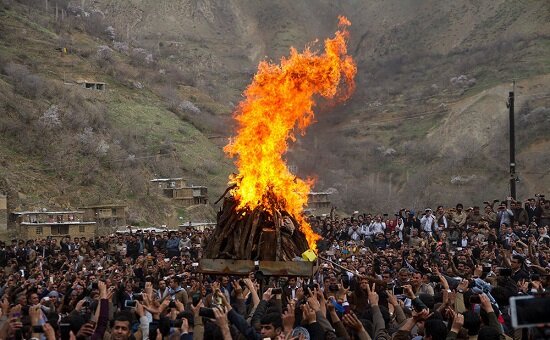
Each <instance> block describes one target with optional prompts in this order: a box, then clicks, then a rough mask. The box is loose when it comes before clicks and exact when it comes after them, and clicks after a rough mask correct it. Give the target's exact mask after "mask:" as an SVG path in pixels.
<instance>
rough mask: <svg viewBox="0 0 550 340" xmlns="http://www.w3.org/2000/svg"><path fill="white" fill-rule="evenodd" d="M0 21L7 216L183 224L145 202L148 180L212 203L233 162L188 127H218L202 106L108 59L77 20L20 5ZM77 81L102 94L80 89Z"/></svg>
mask: <svg viewBox="0 0 550 340" xmlns="http://www.w3.org/2000/svg"><path fill="white" fill-rule="evenodd" d="M64 15H67V14H64ZM58 16H59V17H60V16H61V15H58ZM0 18H1V25H0V36H1V37H2V38H1V39H0V65H2V75H1V76H0V98H1V103H2V105H1V107H0V115H1V117H2V118H1V120H0V131H2V134H1V137H0V159H2V160H3V161H2V167H0V179H1V180H2V182H1V189H2V190H3V191H6V192H8V193H9V202H10V208H11V209H42V208H48V209H55V208H70V207H71V208H76V207H79V206H85V205H90V204H100V203H110V202H119V203H126V204H128V206H129V212H130V221H131V222H132V223H137V224H142V225H148V224H153V223H154V224H164V223H169V224H171V225H175V224H176V223H177V222H178V221H181V219H178V217H182V218H183V220H188V219H190V218H192V217H193V216H192V214H191V212H189V211H185V210H184V209H180V208H177V207H176V206H174V205H173V204H172V202H171V201H170V200H168V199H164V198H162V197H160V196H158V195H156V194H152V193H150V184H149V180H150V179H152V178H155V177H157V178H158V177H170V176H183V177H185V178H187V179H188V180H189V182H190V183H192V184H195V185H197V184H200V185H208V186H209V189H210V196H211V197H217V196H218V195H220V194H221V192H223V190H224V189H225V182H226V178H227V174H228V173H229V171H231V162H230V161H229V160H226V159H225V157H224V156H223V154H222V152H221V150H220V148H219V147H218V146H217V145H215V144H214V143H213V141H212V140H211V139H209V138H208V136H207V135H205V134H204V133H203V131H200V130H199V129H198V127H199V128H200V126H201V125H200V122H199V121H194V122H193V119H194V118H193V115H208V116H212V117H214V116H215V114H214V113H211V111H215V110H218V106H219V105H218V104H217V103H216V102H215V101H214V100H212V99H211V98H210V97H209V96H208V95H206V94H204V93H202V92H200V91H198V90H196V89H194V88H193V87H190V86H178V85H174V86H172V87H167V86H166V85H165V82H170V81H171V79H170V78H169V77H170V75H167V74H159V70H160V69H161V68H162V65H161V64H157V63H155V64H154V65H148V66H146V67H144V65H146V62H142V61H139V60H136V57H135V56H129V55H126V54H125V53H121V52H117V51H116V50H113V49H111V48H109V47H107V44H108V41H106V40H102V39H99V38H98V37H95V36H93V35H91V34H90V33H89V32H88V31H87V29H86V27H85V24H83V23H81V22H79V21H78V18H75V17H73V18H72V19H71V18H70V17H68V18H65V20H64V22H61V20H60V19H58V22H57V23H56V21H55V14H54V15H48V13H45V10H44V9H40V8H38V9H36V8H34V9H31V8H30V7H26V6H24V5H21V4H18V3H13V4H11V5H10V6H4V8H2V9H1V11H0ZM62 48H67V53H63V52H62ZM132 58H134V59H132ZM140 63H142V64H140ZM154 77H155V78H156V79H155V81H154V82H150V83H149V84H147V85H149V86H146V85H143V83H145V81H144V80H143V79H144V78H145V79H153V78H154ZM80 80H88V81H101V82H106V84H107V85H106V86H107V90H106V91H94V90H87V89H83V88H82V87H81V86H80V85H79V84H77V82H78V81H80ZM191 100H192V101H193V102H194V103H193V102H191ZM222 110H226V112H224V113H225V114H226V115H227V114H228V112H229V109H222ZM193 210H196V209H193ZM202 210H203V211H202V212H199V214H200V215H204V216H202V217H201V218H205V216H206V217H209V218H212V211H211V210H208V209H202Z"/></svg>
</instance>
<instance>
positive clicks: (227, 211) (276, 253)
mask: <svg viewBox="0 0 550 340" xmlns="http://www.w3.org/2000/svg"><path fill="white" fill-rule="evenodd" d="M237 207H238V202H237V201H236V200H235V199H234V198H233V197H225V198H224V202H223V206H222V208H221V210H220V211H219V212H218V216H217V223H216V229H215V230H214V234H213V235H212V239H211V240H209V241H208V243H207V246H206V250H205V256H206V258H210V259H234V260H264V261H292V260H293V259H294V258H295V257H300V256H301V254H302V253H303V252H304V251H306V250H307V249H308V244H307V240H306V238H305V236H304V234H303V233H302V232H301V231H300V230H299V224H298V222H297V221H296V219H295V218H294V217H293V216H291V215H289V214H288V213H286V212H284V211H277V210H275V211H269V210H267V209H265V207H263V206H257V207H256V208H255V209H254V210H250V209H247V208H244V209H237Z"/></svg>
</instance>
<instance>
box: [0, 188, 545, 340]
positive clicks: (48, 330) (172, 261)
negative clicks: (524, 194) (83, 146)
mask: <svg viewBox="0 0 550 340" xmlns="http://www.w3.org/2000/svg"><path fill="white" fill-rule="evenodd" d="M392 215H393V216H389V215H388V214H381V215H376V214H368V213H364V214H360V213H355V214H353V215H352V216H350V217H339V216H338V215H337V214H336V213H335V212H333V213H331V214H329V215H326V216H316V217H315V216H312V217H310V218H309V223H310V224H311V225H312V227H313V228H314V230H316V231H317V232H318V233H319V234H320V235H322V236H323V240H322V241H321V242H319V244H318V246H319V252H318V255H319V258H318V260H317V262H316V265H317V266H316V272H315V275H314V276H313V277H267V278H264V277H259V275H256V273H255V272H254V270H253V269H252V268H251V272H250V273H249V274H248V275H247V276H245V277H239V276H215V275H205V274H202V273H200V272H199V271H198V270H197V261H198V259H201V258H202V251H203V249H204V247H205V245H206V244H207V242H208V241H209V240H210V237H211V235H212V230H211V229H206V230H196V229H193V228H187V229H185V230H181V231H170V232H168V231H167V232H142V231H140V230H129V232H127V233H121V234H115V235H111V236H102V237H97V238H93V239H86V238H71V237H69V236H67V237H65V238H63V239H61V240H57V239H55V238H50V239H41V240H17V239H16V240H11V243H10V242H7V243H5V244H0V248H1V250H0V264H1V265H0V296H1V300H0V308H1V314H0V316H1V317H0V339H33V338H36V339H42V340H43V339H48V340H49V339H178V338H179V339H185V340H187V339H267V338H268V339H300V340H302V339H390V338H391V339H480V340H482V339H504V338H513V339H525V340H527V339H544V338H546V339H548V338H550V332H549V327H548V326H549V324H547V322H548V321H547V320H550V299H549V298H548V297H546V296H545V293H546V291H547V290H548V289H550V279H549V277H550V236H549V235H548V227H549V225H550V201H547V200H545V198H544V196H542V195H537V197H535V198H532V199H529V200H527V201H525V202H517V201H514V200H512V199H511V198H508V199H507V200H504V201H493V202H484V205H483V206H482V208H481V207H478V206H473V207H470V208H467V209H465V208H464V206H463V205H462V204H457V205H456V206H455V207H453V208H444V207H442V206H439V207H437V208H436V209H435V210H432V209H430V208H427V209H425V210H423V211H422V212H419V211H414V210H410V209H401V210H400V211H398V212H396V213H395V214H392ZM321 258H322V260H321ZM526 306H527V307H526ZM520 310H521V311H522V312H518V311H520ZM529 324H533V325H531V326H529V327H522V326H525V325H529Z"/></svg>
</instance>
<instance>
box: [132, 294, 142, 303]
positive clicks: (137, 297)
mask: <svg viewBox="0 0 550 340" xmlns="http://www.w3.org/2000/svg"><path fill="white" fill-rule="evenodd" d="M132 300H137V301H140V302H141V301H143V294H141V293H134V294H132Z"/></svg>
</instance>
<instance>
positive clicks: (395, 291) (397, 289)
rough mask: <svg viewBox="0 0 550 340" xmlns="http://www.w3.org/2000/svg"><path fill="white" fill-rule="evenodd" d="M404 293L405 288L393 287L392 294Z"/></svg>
mask: <svg viewBox="0 0 550 340" xmlns="http://www.w3.org/2000/svg"><path fill="white" fill-rule="evenodd" d="M403 293H405V289H404V288H403V287H401V286H396V287H393V294H394V295H403Z"/></svg>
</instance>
